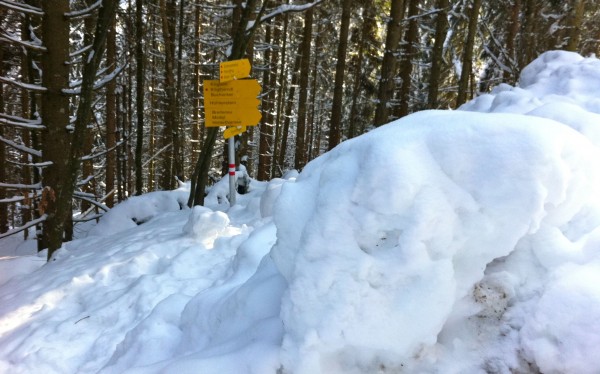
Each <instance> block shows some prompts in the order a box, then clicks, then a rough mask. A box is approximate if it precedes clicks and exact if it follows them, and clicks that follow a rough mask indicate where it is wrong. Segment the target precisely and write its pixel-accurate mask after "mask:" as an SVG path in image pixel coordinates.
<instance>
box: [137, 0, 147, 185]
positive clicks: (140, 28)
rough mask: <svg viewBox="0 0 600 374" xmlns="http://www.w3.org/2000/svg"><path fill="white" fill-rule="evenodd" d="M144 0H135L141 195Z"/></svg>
mask: <svg viewBox="0 0 600 374" xmlns="http://www.w3.org/2000/svg"><path fill="white" fill-rule="evenodd" d="M142 13H143V4H142V0H136V1H135V43H136V45H135V62H136V75H135V81H136V82H135V101H136V114H137V127H136V142H135V194H136V195H141V194H142V192H143V189H144V177H143V173H142V172H143V170H142V169H143V168H142V157H143V153H142V152H143V146H144V58H145V57H144V34H145V33H144V22H143V19H142Z"/></svg>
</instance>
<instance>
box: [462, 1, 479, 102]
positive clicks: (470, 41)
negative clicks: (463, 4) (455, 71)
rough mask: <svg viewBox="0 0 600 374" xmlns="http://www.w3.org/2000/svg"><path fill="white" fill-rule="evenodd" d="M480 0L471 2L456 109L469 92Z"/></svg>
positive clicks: (465, 99)
mask: <svg viewBox="0 0 600 374" xmlns="http://www.w3.org/2000/svg"><path fill="white" fill-rule="evenodd" d="M480 8H481V0H473V5H472V7H471V14H470V15H469V29H468V32H467V39H466V41H465V49H464V51H463V58H462V70H461V73H460V80H459V82H458V96H457V98H456V107H459V106H461V105H462V104H464V103H465V102H466V101H467V95H468V92H469V78H470V76H471V72H472V70H473V48H474V44H475V34H476V33H477V21H478V18H479V9H480Z"/></svg>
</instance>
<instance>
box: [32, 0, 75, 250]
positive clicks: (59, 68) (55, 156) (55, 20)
mask: <svg viewBox="0 0 600 374" xmlns="http://www.w3.org/2000/svg"><path fill="white" fill-rule="evenodd" d="M42 9H43V10H44V17H43V19H42V35H43V38H44V45H45V46H46V48H47V53H44V54H43V55H42V67H43V69H44V75H43V77H42V85H43V86H44V87H46V89H47V91H46V92H44V93H43V94H42V122H43V123H44V125H45V126H46V128H45V129H44V130H43V131H42V155H43V161H50V162H51V163H52V165H49V166H47V167H46V168H44V171H43V186H44V190H43V195H42V201H41V204H40V210H41V211H42V212H43V213H44V214H46V215H47V219H46V221H45V222H44V230H43V236H42V247H44V248H49V249H48V258H50V255H51V254H52V252H54V251H55V250H57V249H58V248H60V247H61V245H62V240H63V230H64V225H65V222H66V218H67V217H66V215H67V209H65V208H66V207H67V206H70V197H71V196H70V194H69V187H68V186H67V184H68V182H67V179H69V178H68V173H69V148H68V145H69V144H70V139H65V134H66V131H65V128H66V126H67V125H68V124H69V117H70V116H69V115H70V108H69V104H70V103H69V98H68V96H66V95H64V94H63V92H62V90H63V89H66V88H68V87H69V65H67V64H65V62H66V61H68V59H69V22H68V21H67V20H66V19H65V16H64V15H65V13H66V12H68V11H69V9H70V8H69V0H55V1H52V2H48V1H45V2H42ZM65 140H67V141H66V142H65ZM67 196H68V197H69V200H68V202H67V199H66V197H67ZM59 197H61V200H59ZM59 202H60V203H61V204H62V205H63V206H59Z"/></svg>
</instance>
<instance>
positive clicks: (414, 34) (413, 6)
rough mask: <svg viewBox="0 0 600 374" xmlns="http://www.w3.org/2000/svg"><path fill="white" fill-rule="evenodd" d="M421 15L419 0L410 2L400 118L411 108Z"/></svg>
mask: <svg viewBox="0 0 600 374" xmlns="http://www.w3.org/2000/svg"><path fill="white" fill-rule="evenodd" d="M418 14H419V0H408V17H409V19H410V21H409V22H408V30H407V31H406V38H405V41H404V42H405V47H404V48H403V50H404V51H403V52H404V53H403V54H402V66H401V67H400V80H401V81H402V84H401V86H400V96H399V102H400V105H399V106H398V118H401V117H404V116H407V115H408V113H409V107H410V92H411V83H412V82H411V75H412V67H413V60H414V59H415V58H416V55H417V43H418V38H419V25H418V24H417V16H418Z"/></svg>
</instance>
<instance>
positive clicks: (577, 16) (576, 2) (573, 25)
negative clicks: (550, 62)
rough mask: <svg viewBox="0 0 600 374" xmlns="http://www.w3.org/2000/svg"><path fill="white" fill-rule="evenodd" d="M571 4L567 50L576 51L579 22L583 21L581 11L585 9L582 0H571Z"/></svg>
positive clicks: (579, 29)
mask: <svg viewBox="0 0 600 374" xmlns="http://www.w3.org/2000/svg"><path fill="white" fill-rule="evenodd" d="M572 2H573V6H572V11H571V14H570V15H569V20H570V22H569V30H568V32H569V42H568V43H567V48H566V50H567V51H571V52H577V50H578V48H579V41H580V39H581V24H582V23H583V12H584V10H585V1H584V0H572Z"/></svg>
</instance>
